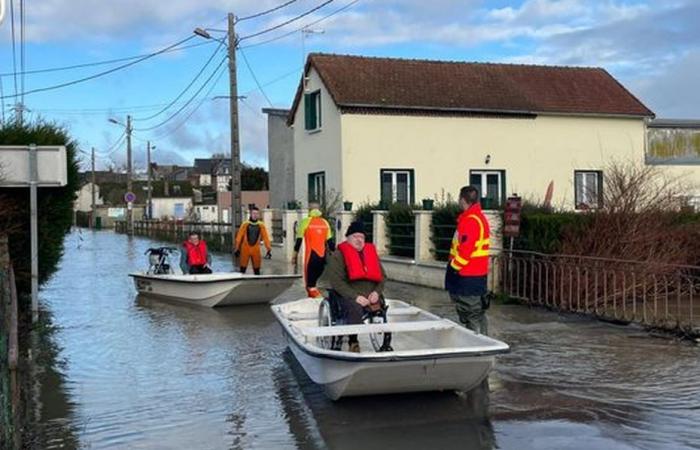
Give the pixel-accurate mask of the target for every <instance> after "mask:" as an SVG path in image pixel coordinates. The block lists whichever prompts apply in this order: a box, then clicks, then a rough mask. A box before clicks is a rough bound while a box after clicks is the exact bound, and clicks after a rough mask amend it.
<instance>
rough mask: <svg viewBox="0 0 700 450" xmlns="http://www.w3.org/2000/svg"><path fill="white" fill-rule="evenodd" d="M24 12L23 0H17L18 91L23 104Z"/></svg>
mask: <svg viewBox="0 0 700 450" xmlns="http://www.w3.org/2000/svg"><path fill="white" fill-rule="evenodd" d="M25 17H26V15H25V13H24V0H19V36H20V38H19V49H20V52H19V61H20V70H21V71H22V72H21V75H20V77H21V78H20V92H21V93H22V96H21V97H20V103H21V104H22V105H24V61H25V56H26V52H25V47H26V40H25V38H24V36H25V28H26V20H25Z"/></svg>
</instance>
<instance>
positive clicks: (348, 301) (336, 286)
mask: <svg viewBox="0 0 700 450" xmlns="http://www.w3.org/2000/svg"><path fill="white" fill-rule="evenodd" d="M385 280H386V273H385V272H384V268H383V267H382V263H381V261H380V259H379V255H378V254H377V249H376V247H375V246H374V244H371V243H368V242H367V243H366V242H365V230H364V225H363V224H362V222H353V223H351V224H350V227H349V228H348V231H347V232H346V233H345V241H344V242H342V243H341V244H339V245H338V246H337V251H335V252H333V254H332V255H331V256H330V258H329V259H328V265H327V266H326V270H325V271H324V273H323V276H322V281H323V284H324V287H327V288H328V294H329V301H330V302H331V304H334V305H335V306H336V307H338V309H339V310H340V311H339V313H340V315H341V317H342V321H343V323H345V324H347V325H355V324H361V323H362V319H363V316H364V315H365V313H366V312H374V311H378V310H381V309H383V308H384V283H385ZM349 344H350V351H352V352H359V351H360V345H359V343H358V341H357V336H350V342H349ZM387 350H388V349H387Z"/></svg>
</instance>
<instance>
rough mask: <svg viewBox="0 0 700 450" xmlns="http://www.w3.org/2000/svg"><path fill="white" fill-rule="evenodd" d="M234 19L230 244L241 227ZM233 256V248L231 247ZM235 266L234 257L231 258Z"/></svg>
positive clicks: (230, 42) (231, 28) (230, 56)
mask: <svg viewBox="0 0 700 450" xmlns="http://www.w3.org/2000/svg"><path fill="white" fill-rule="evenodd" d="M235 23H236V18H235V16H234V15H233V13H229V14H228V71H229V83H230V92H229V105H230V108H231V209H232V211H231V242H232V243H234V242H236V231H237V230H238V227H240V226H241V149H240V139H239V134H238V133H239V129H238V83H237V80H236V47H237V46H238V39H237V38H236V32H235V29H234V27H235ZM231 255H232V256H233V246H231ZM233 259H234V264H235V262H236V261H235V256H234V257H233Z"/></svg>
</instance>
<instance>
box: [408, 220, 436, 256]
mask: <svg viewBox="0 0 700 450" xmlns="http://www.w3.org/2000/svg"><path fill="white" fill-rule="evenodd" d="M413 217H414V220H415V223H416V225H415V227H416V235H415V251H414V259H415V260H416V261H433V260H434V259H435V258H434V254H433V252H434V250H435V246H434V245H433V240H432V232H431V229H430V228H431V227H430V225H431V224H432V223H433V212H432V211H423V210H416V211H413Z"/></svg>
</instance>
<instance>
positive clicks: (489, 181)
mask: <svg viewBox="0 0 700 450" xmlns="http://www.w3.org/2000/svg"><path fill="white" fill-rule="evenodd" d="M469 184H471V185H472V186H474V187H475V188H477V189H478V190H479V195H480V196H481V206H482V207H483V208H484V209H495V208H498V207H500V206H501V205H503V204H505V201H506V171H505V170H470V171H469Z"/></svg>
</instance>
